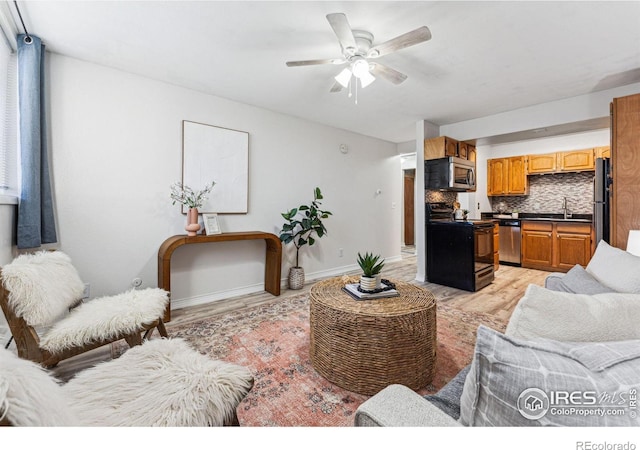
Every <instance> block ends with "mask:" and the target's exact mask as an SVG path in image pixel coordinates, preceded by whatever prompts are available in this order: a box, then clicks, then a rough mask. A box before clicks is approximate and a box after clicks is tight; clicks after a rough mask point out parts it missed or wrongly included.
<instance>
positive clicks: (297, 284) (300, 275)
mask: <svg viewBox="0 0 640 450" xmlns="http://www.w3.org/2000/svg"><path fill="white" fill-rule="evenodd" d="M303 287H304V269H303V268H302V267H291V268H290V269H289V289H302V288H303Z"/></svg>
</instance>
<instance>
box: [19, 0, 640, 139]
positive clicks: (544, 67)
mask: <svg viewBox="0 0 640 450" xmlns="http://www.w3.org/2000/svg"><path fill="white" fill-rule="evenodd" d="M18 5H19V7H20V9H21V12H22V16H23V19H24V21H25V24H26V27H27V30H28V31H29V32H30V33H33V34H35V35H38V36H40V37H41V38H42V39H43V41H44V42H45V44H46V45H47V48H48V50H50V51H52V52H55V53H60V54H64V55H68V56H72V57H75V58H78V59H82V60H86V61H91V62H94V63H97V64H102V65H105V66H110V67H115V68H118V69H122V70H125V71H128V72H132V73H136V74H140V75H144V76H148V77H151V78H154V79H158V80H163V81H166V82H169V83H173V84H176V85H180V86H185V87H188V88H192V89H196V90H198V91H202V92H206V93H210V94H213V95H216V96H220V97H224V98H228V99H232V100H236V101H239V102H242V103H247V104H251V105H256V106H259V107H262V108H266V109H269V110H272V111H277V112H281V113H285V114H290V115H293V116H298V117H302V118H305V119H309V120H312V121H316V122H320V123H323V124H327V125H331V126H335V127H339V128H344V129H347V130H351V131H354V132H357V133H361V134H365V135H369V136H374V137H377V138H381V139H385V140H388V141H391V142H404V141H409V140H412V139H414V138H415V124H416V121H417V120H420V119H425V120H427V121H429V122H432V123H435V124H438V125H444V124H450V123H456V122H460V121H464V120H467V119H473V118H477V117H483V116H487V115H491V114H496V113H499V112H504V111H510V110H513V109H517V108H521V107H525V106H530V105H535V104H540V103H546V102H549V101H553V100H558V99H562V98H568V97H573V96H578V95H583V94H586V93H590V92H594V91H599V90H603V89H610V88H613V87H617V86H622V85H627V84H631V83H635V82H638V81H640V1H625V2H611V1H601V2H577V1H568V2H537V1H535V2H510V1H499V2H480V1H475V2H452V1H445V2H421V1H403V2H382V1H367V2H329V1H296V2H273V1H257V2H256V1H252V2H250V1H233V2H223V1H195V2H190V1H140V2H134V1H106V2H102V1H51V0H48V1H19V2H18ZM9 6H10V8H11V10H12V12H15V8H14V5H13V2H10V5H9ZM335 12H343V13H345V14H346V15H347V18H348V20H349V22H350V24H351V26H352V28H354V29H361V30H366V31H369V32H371V33H373V34H374V45H376V44H378V43H381V42H384V41H386V40H388V39H391V38H394V37H396V36H398V35H401V34H403V33H406V32H408V31H410V30H413V29H415V28H418V27H420V26H423V25H426V26H428V27H429V29H430V30H431V33H432V35H433V37H432V39H431V40H430V41H428V42H425V43H421V44H418V45H416V46H414V47H410V48H406V49H403V50H400V51H399V52H397V53H395V54H392V55H387V56H384V57H381V58H380V59H379V61H380V62H382V63H384V64H386V65H388V66H390V67H392V68H394V69H396V70H399V71H401V72H403V73H405V74H407V75H408V79H407V80H406V81H405V82H404V83H402V84H400V85H397V86H395V85H392V84H391V83H388V82H386V81H385V80H381V79H378V80H376V81H375V82H374V83H373V84H372V85H370V86H369V87H367V88H366V89H364V90H360V91H359V98H358V100H359V101H358V104H357V105H356V104H355V103H354V101H353V98H352V99H349V98H348V97H347V93H346V90H343V91H342V92H340V93H329V89H330V88H331V86H332V84H333V76H335V75H336V74H337V73H338V72H339V71H340V70H341V67H338V66H333V65H322V66H306V67H286V66H285V62H286V61H290V60H306V59H324V58H336V57H339V56H340V55H341V51H340V45H339V43H338V40H337V38H336V36H335V34H334V33H333V31H332V29H331V27H330V26H329V23H328V22H327V19H326V17H325V16H326V15H327V14H328V13H335ZM16 17H17V16H16ZM18 23H19V22H18Z"/></svg>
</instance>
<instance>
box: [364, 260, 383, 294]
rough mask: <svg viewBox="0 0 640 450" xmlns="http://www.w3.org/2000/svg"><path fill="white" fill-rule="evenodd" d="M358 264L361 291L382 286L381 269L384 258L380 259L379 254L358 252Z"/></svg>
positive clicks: (372, 289)
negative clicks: (360, 270) (360, 271)
mask: <svg viewBox="0 0 640 450" xmlns="http://www.w3.org/2000/svg"><path fill="white" fill-rule="evenodd" d="M358 265H359V266H360V268H361V269H362V275H360V288H361V289H362V290H363V291H374V290H376V289H380V287H381V286H382V275H381V273H380V272H381V271H382V268H383V267H384V259H382V260H381V259H380V255H374V254H373V253H368V252H367V253H365V254H364V256H362V255H361V254H360V253H358Z"/></svg>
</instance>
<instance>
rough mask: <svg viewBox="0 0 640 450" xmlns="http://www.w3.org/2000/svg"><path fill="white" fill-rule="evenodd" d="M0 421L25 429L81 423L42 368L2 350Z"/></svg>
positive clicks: (60, 390) (62, 393)
mask: <svg viewBox="0 0 640 450" xmlns="http://www.w3.org/2000/svg"><path fill="white" fill-rule="evenodd" d="M0 418H6V419H8V420H9V422H10V423H11V424H12V425H15V426H23V427H42V426H75V425H78V424H79V423H80V420H79V419H78V417H77V416H76V415H75V414H74V412H73V410H72V409H71V407H70V406H69V399H68V398H67V396H66V395H65V394H64V392H63V391H62V389H61V388H60V386H59V385H58V384H57V381H56V380H55V379H54V378H53V377H51V376H50V375H49V374H48V373H47V372H46V371H45V370H44V369H43V368H42V366H40V365H38V364H36V363H34V362H31V361H28V360H26V359H20V358H18V356H17V355H15V354H14V353H13V352H11V351H9V350H4V349H0Z"/></svg>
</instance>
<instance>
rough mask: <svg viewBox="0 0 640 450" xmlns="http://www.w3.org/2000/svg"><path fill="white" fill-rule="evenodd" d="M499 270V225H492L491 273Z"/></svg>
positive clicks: (496, 223) (497, 223)
mask: <svg viewBox="0 0 640 450" xmlns="http://www.w3.org/2000/svg"><path fill="white" fill-rule="evenodd" d="M499 268H500V224H499V222H495V223H494V224H493V271H494V272H495V271H496V270H498V269H499Z"/></svg>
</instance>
